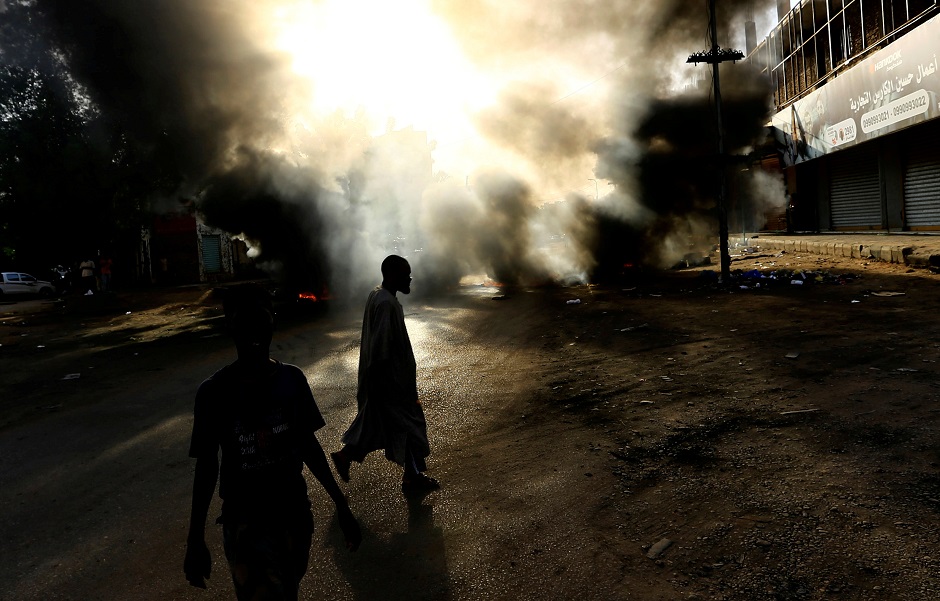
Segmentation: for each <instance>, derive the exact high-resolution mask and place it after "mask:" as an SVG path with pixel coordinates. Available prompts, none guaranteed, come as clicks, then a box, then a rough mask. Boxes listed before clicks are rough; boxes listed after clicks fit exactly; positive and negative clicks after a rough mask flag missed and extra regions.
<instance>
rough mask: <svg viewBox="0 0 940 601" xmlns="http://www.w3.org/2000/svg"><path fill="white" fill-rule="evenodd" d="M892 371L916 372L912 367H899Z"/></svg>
mask: <svg viewBox="0 0 940 601" xmlns="http://www.w3.org/2000/svg"><path fill="white" fill-rule="evenodd" d="M894 371H917V370H916V369H914V368H913V367H899V368H897V369H896V370H894Z"/></svg>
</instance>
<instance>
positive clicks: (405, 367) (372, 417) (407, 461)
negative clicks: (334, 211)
mask: <svg viewBox="0 0 940 601" xmlns="http://www.w3.org/2000/svg"><path fill="white" fill-rule="evenodd" d="M397 292H401V293H403V294H408V293H410V292H411V265H409V264H408V261H407V260H405V259H404V258H403V257H399V256H398V255H390V256H389V257H387V258H386V259H385V260H384V261H383V262H382V285H381V286H378V287H376V288H375V289H374V290H373V291H372V292H371V293H370V294H369V300H368V301H367V302H366V309H365V315H364V316H363V318H362V339H361V341H360V346H359V387H358V391H357V393H356V402H357V406H358V413H357V414H356V418H355V419H354V420H353V422H352V424H351V425H350V426H349V429H348V430H347V431H346V433H345V434H344V435H343V443H344V446H343V448H342V449H340V450H339V451H337V452H335V453H331V454H330V457H331V458H332V459H333V464H334V465H335V466H336V472H337V473H338V474H339V476H340V478H342V479H343V481H344V482H348V481H349V468H350V464H351V462H353V461H355V462H357V463H362V461H363V459H365V457H366V455H368V454H369V453H371V452H372V451H376V450H378V449H384V451H385V457H386V458H388V459H389V460H390V461H394V462H395V463H397V464H398V465H400V466H402V467H403V468H404V474H403V476H402V483H401V488H402V491H403V492H409V491H422V490H424V491H428V490H435V489H437V488H440V483H439V482H438V481H437V480H435V479H434V478H432V477H430V476H428V475H427V474H425V473H424V472H425V470H426V469H427V466H426V464H425V458H426V457H427V456H428V455H430V454H431V450H430V446H429V445H428V431H427V430H428V428H427V422H425V419H424V410H423V409H422V408H421V404H420V401H419V400H418V385H417V367H416V365H415V356H414V352H413V351H412V348H411V340H410V339H409V338H408V330H407V329H405V314H404V311H403V310H402V307H401V303H399V302H398V298H397V297H396V293H397Z"/></svg>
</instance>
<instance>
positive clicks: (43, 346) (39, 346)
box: [36, 344, 46, 348]
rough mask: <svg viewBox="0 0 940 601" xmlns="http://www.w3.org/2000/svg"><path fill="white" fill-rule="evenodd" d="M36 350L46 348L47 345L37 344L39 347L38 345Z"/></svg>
mask: <svg viewBox="0 0 940 601" xmlns="http://www.w3.org/2000/svg"><path fill="white" fill-rule="evenodd" d="M36 348H46V345H45V344H37V345H36Z"/></svg>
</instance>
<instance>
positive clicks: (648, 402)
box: [640, 401, 653, 405]
mask: <svg viewBox="0 0 940 601" xmlns="http://www.w3.org/2000/svg"><path fill="white" fill-rule="evenodd" d="M640 404H641V405H652V404H653V401H640Z"/></svg>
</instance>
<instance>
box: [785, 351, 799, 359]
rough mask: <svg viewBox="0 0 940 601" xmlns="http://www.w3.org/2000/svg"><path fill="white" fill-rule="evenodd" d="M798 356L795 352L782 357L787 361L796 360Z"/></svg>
mask: <svg viewBox="0 0 940 601" xmlns="http://www.w3.org/2000/svg"><path fill="white" fill-rule="evenodd" d="M799 356H800V354H799V353H797V352H795V351H794V352H792V353H787V354H786V355H784V357H786V358H787V359H796V358H797V357H799Z"/></svg>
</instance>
